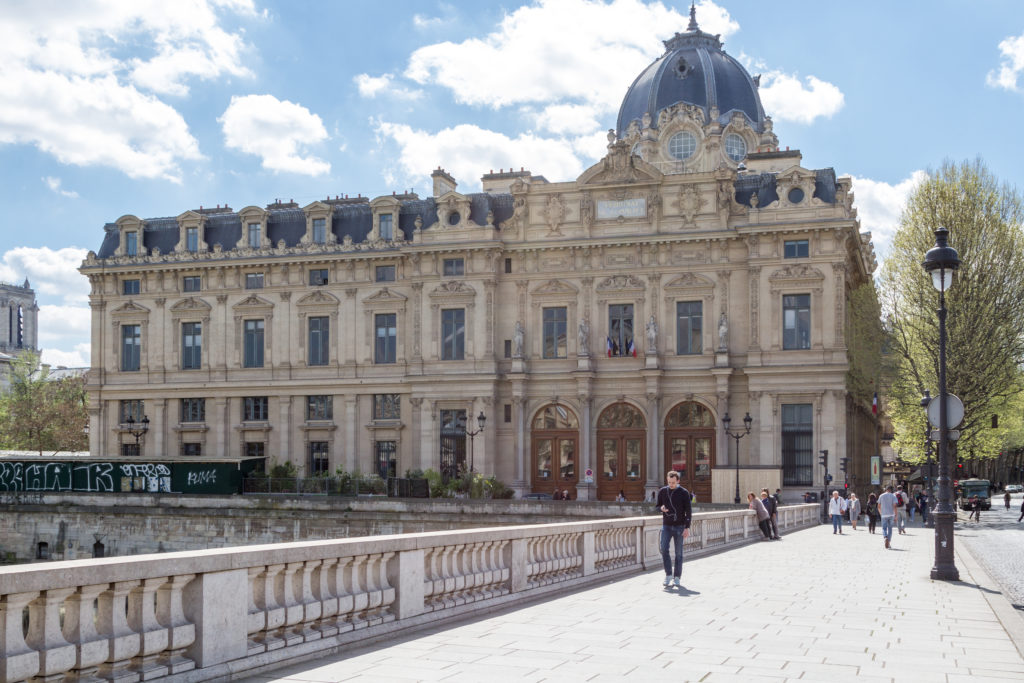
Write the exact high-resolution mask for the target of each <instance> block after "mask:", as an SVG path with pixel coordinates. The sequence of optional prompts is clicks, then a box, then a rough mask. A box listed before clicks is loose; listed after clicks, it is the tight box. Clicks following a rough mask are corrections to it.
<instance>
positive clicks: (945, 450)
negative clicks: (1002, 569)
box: [921, 228, 960, 581]
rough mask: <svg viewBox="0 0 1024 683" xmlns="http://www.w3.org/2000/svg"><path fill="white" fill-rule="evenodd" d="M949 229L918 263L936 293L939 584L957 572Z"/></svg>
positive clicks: (953, 256) (956, 263)
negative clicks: (948, 373)
mask: <svg viewBox="0 0 1024 683" xmlns="http://www.w3.org/2000/svg"><path fill="white" fill-rule="evenodd" d="M948 239H949V230H947V229H946V228H939V229H938V230H936V231H935V246H934V247H932V248H931V249H929V250H928V253H927V254H925V256H924V262H923V263H922V264H921V265H922V266H924V269H925V271H926V272H927V273H929V274H930V275H931V278H932V285H933V286H934V287H935V289H937V290H938V292H939V308H938V310H937V313H938V316H939V396H938V398H939V496H938V501H937V503H936V506H935V513H934V517H935V564H934V566H933V567H932V571H931V577H932V578H933V579H939V580H942V581H958V580H959V579H960V572H959V571H958V570H957V568H956V564H955V562H954V560H953V522H954V520H955V519H956V512H955V511H954V510H953V507H952V505H951V502H952V500H953V491H952V488H951V487H950V477H951V472H950V457H949V424H948V421H947V420H948V416H947V414H946V413H947V406H946V398H947V394H946V290H947V289H949V288H950V287H951V286H952V284H953V274H954V273H955V272H956V270H957V268H959V267H960V255H959V254H957V253H956V249H954V248H952V247H951V246H949V244H948Z"/></svg>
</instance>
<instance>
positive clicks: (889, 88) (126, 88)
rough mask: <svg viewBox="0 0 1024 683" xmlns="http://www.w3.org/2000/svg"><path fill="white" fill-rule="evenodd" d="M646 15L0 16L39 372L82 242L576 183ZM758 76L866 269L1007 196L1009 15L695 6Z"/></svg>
mask: <svg viewBox="0 0 1024 683" xmlns="http://www.w3.org/2000/svg"><path fill="white" fill-rule="evenodd" d="M688 13H689V3H688V2H668V1H666V2H645V1H643V0H533V1H532V2H516V1H514V0H508V1H507V2H500V3H499V2H487V1H486V0H472V1H469V0H465V1H463V0H457V1H456V0H449V1H444V2H438V1H437V0H415V1H414V0H384V1H382V2H376V3H364V2H342V1H341V0H334V1H327V0H321V1H316V0H302V1H296V0H291V1H286V0H280V1H278V0H274V1H264V0H175V2H166V1H165V0H76V1H75V2H70V3H69V2H66V1H65V0H0V202H2V206H3V208H4V211H3V216H2V217H0V281H2V282H8V283H15V284H21V283H22V282H23V281H24V280H25V279H26V278H28V280H29V281H30V284H31V285H32V287H33V288H34V289H35V291H36V295H37V298H38V301H39V305H40V312H39V326H40V332H39V345H40V347H41V348H42V349H43V361H44V362H48V363H51V364H52V365H66V366H85V365H88V364H89V356H90V350H89V329H90V321H89V318H90V311H89V306H88V294H89V285H88V283H87V281H86V279H85V278H84V277H83V276H82V275H80V274H79V273H78V272H77V268H78V266H79V265H80V264H81V261H82V259H83V258H84V257H85V255H86V253H87V252H88V251H89V250H98V249H99V246H100V243H101V241H102V239H103V226H104V224H106V223H109V222H113V221H115V220H117V219H118V218H119V217H121V216H123V215H125V214H133V215H136V216H139V217H140V218H155V217H162V216H176V215H178V214H180V213H182V212H184V211H186V210H189V209H196V208H199V207H200V206H205V207H211V206H216V205H225V204H226V205H230V206H231V207H233V208H234V209H236V210H237V209H241V208H242V207H244V206H248V205H250V204H255V205H265V204H268V203H270V202H272V201H274V200H275V199H282V200H288V199H294V200H295V201H297V202H299V204H300V205H305V204H307V203H309V202H312V201H314V200H316V199H322V198H325V197H328V196H334V195H345V194H349V195H352V196H355V195H356V194H362V195H363V196H370V197H374V196H378V195H382V194H390V193H391V192H393V191H398V192H401V191H403V190H407V189H411V190H414V191H415V192H417V193H419V194H420V196H429V195H430V194H431V182H430V172H431V171H432V170H433V169H435V168H437V167H439V166H440V167H442V168H445V169H446V170H447V171H448V172H449V173H451V174H452V175H453V176H454V177H455V179H456V180H457V181H458V183H459V188H458V189H459V190H460V191H463V192H474V191H479V189H480V176H481V175H482V174H484V173H487V172H489V171H491V170H500V169H508V168H517V169H518V168H520V167H525V168H527V169H529V170H530V171H532V172H533V173H534V174H540V175H544V176H545V177H546V178H548V180H551V181H566V180H573V179H575V178H576V177H577V176H578V175H579V174H580V173H581V172H582V171H584V170H585V169H586V168H588V167H589V166H591V165H592V164H593V163H595V162H596V161H598V160H599V159H600V158H601V157H602V156H603V155H604V153H605V146H606V144H607V141H606V139H605V132H606V131H607V129H608V128H612V127H614V126H615V119H616V115H617V112H618V108H619V105H620V104H621V101H622V97H623V96H624V95H625V93H626V90H627V88H628V87H629V85H630V84H631V83H632V81H633V79H634V78H635V77H636V75H637V74H639V73H640V72H641V71H642V70H643V69H644V68H645V67H646V66H647V65H648V64H649V63H650V62H652V61H653V60H654V59H656V58H657V57H659V56H660V55H661V54H662V53H663V51H664V47H663V45H662V43H661V41H662V40H664V39H667V38H670V37H671V36H672V34H673V33H674V32H676V31H684V30H685V29H686V26H687V23H688ZM697 20H698V22H699V24H700V27H701V29H702V30H704V31H706V32H709V33H718V34H721V37H722V40H723V42H724V44H725V50H726V52H728V53H729V54H731V55H733V56H734V57H736V58H737V59H739V60H740V61H741V62H742V63H743V64H744V65H745V66H746V67H747V69H748V70H749V71H750V72H751V74H761V75H762V79H761V91H760V92H761V98H762V103H763V104H764V108H765V110H766V112H767V113H768V114H769V115H770V116H771V117H772V118H773V121H774V130H775V133H776V134H777V135H778V137H779V144H780V147H783V148H784V147H789V148H792V149H799V150H800V151H801V153H802V154H803V166H804V167H805V168H825V167H831V168H834V169H835V170H836V172H837V173H838V174H840V175H849V176H852V177H853V180H854V193H855V197H856V199H855V205H856V206H857V208H858V211H859V217H860V220H861V229H862V230H867V231H870V232H871V233H872V235H873V240H874V245H875V251H876V253H877V254H878V255H879V257H880V259H879V260H880V261H881V260H882V259H884V256H885V254H886V251H887V247H888V244H889V242H890V240H891V237H892V235H893V233H894V231H895V229H896V226H897V224H898V220H899V214H900V210H901V207H902V205H903V202H904V201H905V198H906V196H907V194H908V192H910V191H911V190H912V189H913V187H914V185H915V184H916V183H917V182H920V180H921V178H922V177H924V176H925V174H926V173H927V172H928V171H929V170H931V169H936V168H938V167H939V166H940V165H941V164H942V163H943V161H945V160H952V161H962V160H972V159H975V158H981V159H983V160H984V161H985V163H986V164H987V165H988V167H989V169H990V170H991V171H992V172H993V173H994V174H995V175H996V176H997V177H998V178H1000V179H1001V180H1003V181H1006V182H1008V183H1010V184H1011V185H1014V186H1016V187H1017V188H1018V189H1021V190H1024V175H1022V171H1021V165H1020V151H1021V149H1022V145H1021V144H1020V142H1019V141H1018V142H1016V143H1015V142H1013V139H1014V135H1016V133H1014V135H1010V134H1009V133H1007V132H1006V131H1005V130H1003V128H1004V127H1005V126H1007V125H1008V126H1010V128H1011V131H1010V133H1013V132H1014V131H1015V130H1017V128H1018V125H1019V124H1018V122H1019V121H1020V120H1021V114H1022V108H1024V3H1022V2H1019V0H975V1H974V2H970V3H966V2H962V0H961V1H958V2H953V1H952V0H949V1H944V0H901V1H900V2H888V1H886V0H864V1H862V2H856V3H838V2H836V3H831V2H830V3H823V2H820V0H788V1H787V2H779V3H764V2H755V1H753V0H717V1H716V2H711V1H709V0H703V1H701V2H698V3H697Z"/></svg>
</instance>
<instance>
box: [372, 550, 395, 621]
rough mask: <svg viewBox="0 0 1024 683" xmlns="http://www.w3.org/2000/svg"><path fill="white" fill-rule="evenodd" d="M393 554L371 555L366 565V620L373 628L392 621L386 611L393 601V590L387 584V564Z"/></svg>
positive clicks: (392, 616)
mask: <svg viewBox="0 0 1024 683" xmlns="http://www.w3.org/2000/svg"><path fill="white" fill-rule="evenodd" d="M394 556H395V554H394V553H382V554H380V555H371V556H370V558H369V561H368V562H367V563H366V591H367V594H368V596H369V602H368V604H367V608H366V620H367V622H369V625H371V626H374V625H376V624H381V623H383V622H385V621H390V620H392V619H394V615H393V614H390V613H389V612H388V611H387V610H388V608H389V607H390V606H391V603H393V602H394V601H395V589H394V588H392V587H391V586H390V584H389V583H388V576H387V563H388V560H390V559H391V558H392V557H394Z"/></svg>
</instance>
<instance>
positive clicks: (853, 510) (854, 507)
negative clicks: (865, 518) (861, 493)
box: [847, 493, 860, 531]
mask: <svg viewBox="0 0 1024 683" xmlns="http://www.w3.org/2000/svg"><path fill="white" fill-rule="evenodd" d="M847 507H849V508H850V526H852V527H853V530H854V531H856V530H857V520H858V518H860V499H858V498H857V494H856V493H851V494H850V502H849V504H848V506H847Z"/></svg>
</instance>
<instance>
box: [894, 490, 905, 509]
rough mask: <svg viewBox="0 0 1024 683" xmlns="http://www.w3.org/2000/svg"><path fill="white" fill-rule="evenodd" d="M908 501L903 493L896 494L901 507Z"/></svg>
mask: <svg viewBox="0 0 1024 683" xmlns="http://www.w3.org/2000/svg"><path fill="white" fill-rule="evenodd" d="M906 503H907V501H905V500H903V494H902V493H897V494H896V505H898V506H899V507H903V506H904V505H906Z"/></svg>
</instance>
